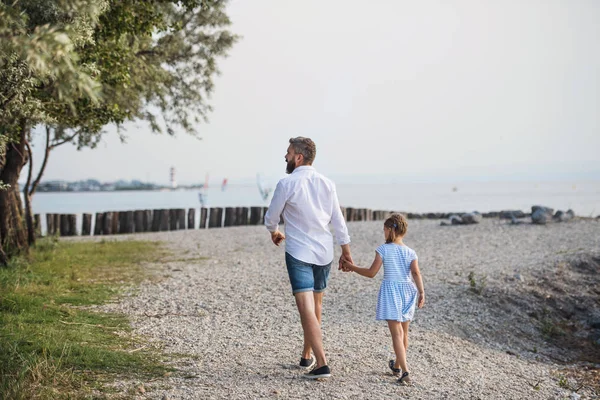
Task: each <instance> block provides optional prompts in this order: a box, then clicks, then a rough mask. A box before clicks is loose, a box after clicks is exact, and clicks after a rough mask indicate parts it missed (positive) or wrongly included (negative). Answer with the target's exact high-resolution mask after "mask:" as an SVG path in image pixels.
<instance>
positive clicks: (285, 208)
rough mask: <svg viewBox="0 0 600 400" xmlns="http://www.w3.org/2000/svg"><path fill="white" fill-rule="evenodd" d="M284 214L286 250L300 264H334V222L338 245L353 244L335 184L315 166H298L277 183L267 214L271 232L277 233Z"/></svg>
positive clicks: (267, 225)
mask: <svg viewBox="0 0 600 400" xmlns="http://www.w3.org/2000/svg"><path fill="white" fill-rule="evenodd" d="M282 214H283V220H284V222H285V251H286V252H288V253H289V254H290V255H291V256H292V257H294V258H296V259H298V260H300V261H303V262H305V263H309V264H316V265H326V264H329V263H330V262H332V261H333V237H332V235H331V232H330V230H329V224H330V223H331V225H332V227H333V231H334V232H335V237H336V239H337V242H338V244H339V245H344V244H348V243H350V236H348V228H347V227H346V222H345V221H344V217H343V215H342V211H341V209H340V204H339V201H338V197H337V192H336V189H335V184H334V183H333V182H332V181H331V180H329V179H327V178H326V177H325V176H323V175H321V174H320V173H318V172H317V171H316V170H315V169H314V167H312V166H308V165H302V166H300V167H296V168H295V169H294V171H293V172H292V173H291V174H290V175H289V176H287V177H285V178H283V179H281V180H280V181H279V183H277V187H276V188H275V192H274V193H273V199H272V200H271V205H270V206H269V209H268V210H267V213H266V214H265V226H266V227H267V229H268V230H269V232H274V231H276V230H277V227H278V225H279V218H280V216H281V215H282Z"/></svg>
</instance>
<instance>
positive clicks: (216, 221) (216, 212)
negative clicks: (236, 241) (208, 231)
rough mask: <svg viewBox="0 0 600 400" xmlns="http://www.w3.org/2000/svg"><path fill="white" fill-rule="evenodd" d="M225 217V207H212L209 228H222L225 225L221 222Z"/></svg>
mask: <svg viewBox="0 0 600 400" xmlns="http://www.w3.org/2000/svg"><path fill="white" fill-rule="evenodd" d="M222 219H223V209H222V208H220V207H217V208H215V207H212V208H211V209H210V217H209V220H208V227H209V228H221V227H222V226H223V225H222V224H221V220H222Z"/></svg>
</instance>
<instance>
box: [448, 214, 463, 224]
mask: <svg viewBox="0 0 600 400" xmlns="http://www.w3.org/2000/svg"><path fill="white" fill-rule="evenodd" d="M450 223H451V224H452V225H462V223H463V220H462V218H461V217H459V216H458V215H451V216H450Z"/></svg>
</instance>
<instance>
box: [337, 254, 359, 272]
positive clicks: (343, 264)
mask: <svg viewBox="0 0 600 400" xmlns="http://www.w3.org/2000/svg"><path fill="white" fill-rule="evenodd" d="M353 267H354V268H357V267H356V265H354V262H353V261H352V257H349V258H347V257H346V256H345V255H344V254H342V256H341V257H340V268H339V269H341V270H342V271H344V272H352V268H353Z"/></svg>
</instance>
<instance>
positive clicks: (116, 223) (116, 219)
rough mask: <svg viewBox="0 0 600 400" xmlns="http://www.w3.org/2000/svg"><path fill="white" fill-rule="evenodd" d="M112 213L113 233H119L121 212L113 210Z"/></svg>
mask: <svg viewBox="0 0 600 400" xmlns="http://www.w3.org/2000/svg"><path fill="white" fill-rule="evenodd" d="M112 215H113V216H112V233H113V235H116V234H117V233H119V212H118V211H113V213H112Z"/></svg>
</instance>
